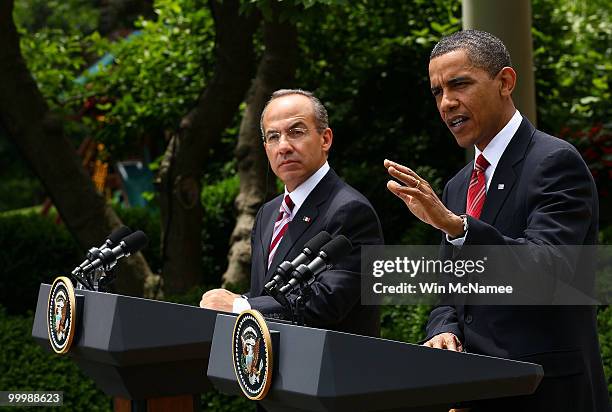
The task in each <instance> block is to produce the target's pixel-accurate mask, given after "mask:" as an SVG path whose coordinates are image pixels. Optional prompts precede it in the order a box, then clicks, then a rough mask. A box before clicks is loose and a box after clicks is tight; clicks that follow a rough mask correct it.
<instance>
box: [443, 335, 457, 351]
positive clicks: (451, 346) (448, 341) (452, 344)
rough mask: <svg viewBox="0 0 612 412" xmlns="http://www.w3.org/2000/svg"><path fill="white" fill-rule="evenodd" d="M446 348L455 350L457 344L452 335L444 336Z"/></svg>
mask: <svg viewBox="0 0 612 412" xmlns="http://www.w3.org/2000/svg"><path fill="white" fill-rule="evenodd" d="M445 344H446V349H448V350H452V351H455V352H457V344H456V343H455V339H454V337H452V336H449V337H446V339H445Z"/></svg>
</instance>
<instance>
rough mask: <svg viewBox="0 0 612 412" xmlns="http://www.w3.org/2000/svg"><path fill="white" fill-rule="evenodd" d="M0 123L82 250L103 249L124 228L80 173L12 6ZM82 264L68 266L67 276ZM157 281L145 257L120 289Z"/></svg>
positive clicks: (6, 17) (128, 266) (129, 267)
mask: <svg viewBox="0 0 612 412" xmlns="http://www.w3.org/2000/svg"><path fill="white" fill-rule="evenodd" d="M0 122H1V123H2V125H3V126H4V128H5V129H6V131H7V134H8V137H9V139H10V140H11V141H12V142H13V143H14V144H15V145H16V146H17V148H18V149H19V151H20V152H21V154H22V156H23V158H24V159H25V161H26V162H27V163H28V165H29V166H30V167H31V168H32V170H33V171H34V173H35V174H36V175H37V176H38V178H39V179H40V180H41V182H42V184H43V185H44V187H45V189H46V191H47V192H48V194H49V196H50V197H51V199H52V200H53V203H54V204H55V207H56V208H57V210H58V212H59V214H60V215H61V217H62V220H63V221H64V223H65V224H66V227H67V228H68V230H69V231H70V233H71V234H72V235H73V236H74V237H75V239H76V240H77V242H78V243H79V245H80V246H81V247H82V248H83V249H87V248H89V247H91V246H94V245H98V244H100V243H101V242H102V241H103V240H104V239H105V237H106V236H107V235H108V234H109V233H110V232H111V231H112V230H113V228H116V227H118V226H119V225H121V221H120V220H119V218H118V217H117V215H116V214H115V212H114V211H113V210H112V209H111V208H110V207H109V206H108V205H107V204H106V202H105V201H104V199H103V198H102V196H100V195H99V194H98V193H97V192H96V190H95V188H94V185H93V183H92V182H91V179H90V178H89V176H88V175H87V174H86V173H85V170H83V168H82V167H81V165H80V163H79V161H78V158H77V155H76V151H75V148H74V147H73V146H72V145H71V143H70V142H69V140H68V139H67V138H66V136H65V135H64V130H63V123H62V119H61V118H60V117H59V116H57V115H55V114H54V113H52V112H51V111H50V110H49V107H48V106H47V103H46V102H45V100H44V98H43V96H42V94H41V93H40V91H39V90H38V87H37V85H36V83H35V82H34V80H33V79H32V76H31V75H30V72H29V70H28V68H27V66H26V64H25V62H24V60H23V57H22V55H21V50H20V47H19V36H18V34H17V31H16V29H15V24H14V22H13V0H4V1H1V2H0ZM78 263H79V262H66V271H68V270H71V269H72V267H74V266H76V265H77V264H78ZM145 283H147V284H148V285H152V286H156V285H155V284H156V282H155V276H154V275H153V274H152V273H151V270H150V269H149V266H148V265H147V262H146V261H145V260H144V258H143V257H142V255H141V254H140V253H138V254H136V255H134V256H132V257H130V258H128V259H124V261H123V262H122V264H121V265H120V267H119V273H118V280H117V287H118V290H119V291H120V292H121V293H125V294H130V295H136V296H143V294H145V295H149V296H150V294H149V293H144V292H145V290H144V285H145Z"/></svg>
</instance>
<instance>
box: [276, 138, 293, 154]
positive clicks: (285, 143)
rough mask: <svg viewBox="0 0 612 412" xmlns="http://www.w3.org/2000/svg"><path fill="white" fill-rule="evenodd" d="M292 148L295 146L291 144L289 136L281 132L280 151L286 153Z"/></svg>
mask: <svg viewBox="0 0 612 412" xmlns="http://www.w3.org/2000/svg"><path fill="white" fill-rule="evenodd" d="M291 150H293V146H291V143H290V142H289V139H287V136H286V135H285V134H284V133H283V134H281V136H280V138H279V140H278V151H279V152H280V153H286V152H290V151H291Z"/></svg>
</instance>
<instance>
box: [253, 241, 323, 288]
mask: <svg viewBox="0 0 612 412" xmlns="http://www.w3.org/2000/svg"><path fill="white" fill-rule="evenodd" d="M330 240H332V237H331V235H330V234H329V233H327V232H326V231H322V232H321V233H319V234H317V235H315V236H314V237H313V238H312V239H310V240H309V241H308V242H306V244H305V245H304V249H303V250H302V253H300V254H299V255H298V256H297V257H296V258H295V259H293V261H291V262H289V261H287V260H285V261H284V262H282V263H281V264H280V265H278V267H277V268H276V272H275V274H274V277H273V278H272V280H270V281H269V282H268V283H266V285H265V286H264V289H265V290H266V292H268V294H270V295H272V296H273V295H274V293H275V292H276V290H277V289H278V288H279V287H280V286H281V285H282V284H283V283H285V282H286V281H287V280H288V279H289V275H290V274H291V272H293V271H294V270H295V268H297V267H298V266H300V265H303V264H305V263H308V262H310V261H311V260H312V259H313V258H314V257H315V256H316V253H317V252H318V251H319V249H321V247H322V246H323V245H325V244H327V243H329V241H330Z"/></svg>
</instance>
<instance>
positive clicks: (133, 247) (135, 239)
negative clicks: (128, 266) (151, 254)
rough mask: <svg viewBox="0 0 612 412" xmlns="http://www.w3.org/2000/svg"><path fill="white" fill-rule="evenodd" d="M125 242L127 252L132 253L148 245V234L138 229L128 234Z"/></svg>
mask: <svg viewBox="0 0 612 412" xmlns="http://www.w3.org/2000/svg"><path fill="white" fill-rule="evenodd" d="M123 242H125V246H126V248H127V252H129V253H130V254H131V253H136V252H138V251H139V250H140V249H142V248H144V247H145V246H146V245H147V243H149V239H148V238H147V235H145V234H144V232H143V231H142V230H137V231H135V232H134V233H132V234H131V235H129V236H126V237H125V238H124V239H123Z"/></svg>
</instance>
